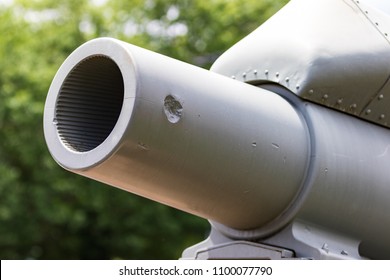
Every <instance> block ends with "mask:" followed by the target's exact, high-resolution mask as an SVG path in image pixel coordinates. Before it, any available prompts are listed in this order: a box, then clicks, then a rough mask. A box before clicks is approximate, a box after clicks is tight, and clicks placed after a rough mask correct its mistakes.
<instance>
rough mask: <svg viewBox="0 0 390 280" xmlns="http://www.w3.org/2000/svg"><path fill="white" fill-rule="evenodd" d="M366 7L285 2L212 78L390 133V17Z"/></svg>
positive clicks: (329, 0)
mask: <svg viewBox="0 0 390 280" xmlns="http://www.w3.org/2000/svg"><path fill="white" fill-rule="evenodd" d="M366 2H367V3H368V1H366ZM367 3H361V2H359V1H352V0H348V1H341V0H316V1H311V0H293V1H290V2H289V3H288V4H287V5H286V6H285V7H284V8H283V9H281V10H280V11H279V12H278V13H277V14H275V15H274V16H273V17H272V18H271V19H269V20H268V21H267V22H266V23H264V24H263V25H261V26H260V27H259V28H258V29H256V30H255V31H254V32H253V33H251V34H250V35H248V36H247V37H246V38H244V39H243V40H241V41H240V42H238V43H237V44H236V45H234V46H233V47H232V48H231V49H229V50H228V51H227V52H225V53H224V54H223V55H222V56H221V57H220V58H219V59H218V60H217V61H216V63H215V64H214V65H213V67H212V69H211V70H212V71H215V72H218V73H221V74H223V75H226V76H228V77H234V79H237V80H241V81H245V82H250V83H254V84H259V83H264V82H274V83H278V84H280V85H282V86H284V87H286V88H288V89H289V90H290V91H291V92H293V93H295V94H297V95H298V96H300V97H301V98H304V99H306V100H309V101H312V102H315V103H318V104H321V105H325V106H327V107H331V108H333V109H336V110H339V111H342V112H346V113H348V114H352V115H355V116H359V117H360V118H363V119H367V120H369V121H372V122H375V123H377V124H380V125H384V126H387V127H389V126H390V110H389V108H390V88H389V85H388V80H389V77H390V67H389V64H390V44H389V34H390V31H389V30H390V17H389V15H388V14H386V13H383V12H381V11H380V10H378V9H376V8H375V7H371V6H370V5H368V4H367ZM386 3H387V4H386ZM386 3H382V5H386V6H390V4H389V3H390V2H386ZM380 97H381V98H380Z"/></svg>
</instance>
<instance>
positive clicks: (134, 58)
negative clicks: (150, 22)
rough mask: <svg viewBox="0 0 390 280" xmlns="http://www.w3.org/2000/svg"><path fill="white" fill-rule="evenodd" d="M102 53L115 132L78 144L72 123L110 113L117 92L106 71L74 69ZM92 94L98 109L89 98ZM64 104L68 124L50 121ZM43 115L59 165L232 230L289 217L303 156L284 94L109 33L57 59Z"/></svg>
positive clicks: (303, 135)
mask: <svg viewBox="0 0 390 280" xmlns="http://www.w3.org/2000/svg"><path fill="white" fill-rule="evenodd" d="M101 56H104V57H106V58H109V59H110V60H112V61H113V62H114V63H115V64H117V66H118V67H119V71H120V73H121V74H122V76H123V81H124V87H123V90H124V92H123V105H122V108H121V109H120V114H119V116H118V120H117V122H116V124H115V126H114V128H113V129H112V131H111V133H110V134H109V135H108V136H107V137H106V139H103V140H101V141H102V142H101V144H100V145H98V146H96V147H94V146H95V145H96V143H94V142H92V143H91V145H85V143H80V141H79V139H80V138H82V139H84V138H83V136H84V134H85V128H84V129H82V130H80V129H79V127H80V124H84V123H85V121H88V122H90V120H89V119H90V116H91V115H92V116H93V118H95V117H96V115H99V113H101V114H103V115H105V114H109V116H110V118H111V116H112V115H115V109H110V110H108V111H107V110H102V108H101V106H100V105H101V103H102V102H103V103H105V102H106V99H102V97H101V95H102V94H103V93H104V92H105V93H106V95H107V96H110V94H111V95H113V94H114V95H115V96H117V95H118V88H117V87H113V88H112V90H111V89H110V87H107V85H109V84H110V83H111V81H114V80H117V79H116V78H113V77H111V75H109V74H110V73H111V72H112V71H113V70H112V69H111V68H109V69H108V71H109V73H107V77H105V76H104V71H103V72H101V71H97V73H96V77H94V76H93V75H92V76H87V80H88V82H86V83H82V82H80V81H82V80H83V79H86V77H85V75H87V73H84V72H83V71H82V70H83V69H86V70H88V75H90V74H91V72H93V70H92V69H90V67H89V65H90V64H93V65H95V60H96V59H98V61H99V62H100V61H102V60H101V58H100V57H101ZM107 64H109V63H108V62H106V63H104V64H103V65H102V67H103V69H104V67H105V66H106V65H107ZM75 66H77V67H75ZM96 68H98V69H99V67H98V66H96V67H95V66H94V69H96ZM68 73H70V74H68ZM69 80H70V82H69ZM91 81H95V82H96V83H97V84H102V85H103V86H102V88H103V89H104V90H105V91H104V90H103V89H102V90H99V91H96V89H95V87H92V85H91V84H93V83H92V82H91ZM68 84H71V85H72V87H70V88H69V87H68V86H67V87H66V88H65V89H64V85H68ZM91 89H93V90H91ZM96 92H98V93H99V98H98V99H97V100H101V99H102V100H103V101H102V102H100V103H99V106H97V105H96V102H97V101H95V100H93V101H91V100H90V99H88V98H89V96H90V95H91V94H96ZM63 95H64V96H65V97H62V96H63ZM103 95H104V94H103ZM62 99H66V100H71V101H67V103H64V102H61V103H60V102H59V100H62ZM86 100H87V101H86ZM75 104H77V105H75ZM59 105H61V108H60V109H61V110H60V109H58V108H57V107H58V106H59ZM86 107H88V108H89V109H88V115H84V113H85V110H84V108H86ZM111 107H112V106H111ZM111 107H110V108H111ZM80 108H81V109H80ZM64 110H65V111H66V112H68V113H69V114H70V116H69V117H68V119H66V120H63V119H60V118H58V117H57V115H58V114H60V113H61V114H62V112H63V111H64ZM95 110H96V111H97V112H94V111H95ZM112 111H114V112H112ZM44 118H45V120H44V126H45V127H44V128H45V137H46V141H47V144H48V147H49V150H50V152H51V154H52V155H53V157H54V158H55V159H56V161H57V162H58V163H59V164H60V165H62V166H63V167H64V168H66V169H69V170H71V171H73V172H76V173H79V174H82V175H84V176H87V177H90V178H93V179H96V180H99V181H102V182H105V183H107V184H110V185H113V186H116V187H118V188H122V189H125V190H127V191H131V192H134V193H137V194H139V195H142V196H145V197H148V198H150V199H153V200H156V201H159V202H162V203H165V204H168V205H170V206H173V207H176V208H178V209H182V210H184V211H187V212H190V213H194V214H196V215H199V216H202V217H205V218H208V219H211V220H214V221H216V222H219V223H221V224H224V225H226V226H229V227H232V228H236V229H253V228H255V229H256V228H260V227H262V226H265V227H267V224H268V223H271V222H272V224H273V225H274V226H273V228H272V230H273V231H275V230H277V229H279V228H281V227H282V226H283V225H285V224H286V223H287V222H288V221H289V220H290V219H291V217H290V216H288V215H287V216H286V213H287V214H289V213H290V211H289V209H290V208H291V207H292V206H293V205H294V203H295V200H296V197H297V196H298V195H299V192H300V190H301V188H302V181H303V179H304V176H305V173H306V169H307V165H308V159H309V153H310V151H309V150H310V145H309V137H308V133H307V130H306V124H305V123H304V120H303V119H302V117H301V116H300V114H299V113H298V112H297V111H296V110H295V109H294V108H293V107H292V106H291V105H290V104H289V103H288V102H287V101H286V100H285V99H284V98H282V97H280V96H278V95H275V94H273V93H272V92H268V91H266V90H263V89H260V88H256V87H253V86H251V85H247V84H244V83H241V82H238V81H234V80H231V79H230V78H227V77H224V76H221V75H219V74H215V73H212V72H209V71H206V70H203V69H200V68H197V67H194V66H191V65H189V64H186V63H183V62H180V61H177V60H173V59H170V58H168V57H165V56H162V55H159V54H156V53H153V52H150V51H147V50H144V49H141V48H138V47H135V46H133V45H130V44H126V43H123V42H120V41H117V40H114V39H107V38H105V39H97V40H93V41H90V42H88V43H86V44H84V45H83V46H81V47H80V48H79V49H77V50H76V51H75V52H74V53H73V54H72V55H70V57H69V58H68V59H67V60H66V61H65V62H64V64H63V65H62V66H61V68H60V70H59V71H58V74H57V75H56V77H55V78H54V80H53V83H52V85H51V87H50V90H49V94H48V97H47V101H46V107H45V114H44ZM54 119H55V120H56V121H53V120H54ZM74 119H77V121H74ZM71 121H72V122H71ZM69 124H70V126H69ZM104 124H105V123H104ZM63 126H66V127H67V130H66V131H65V134H64V133H62V134H61V130H60V128H61V127H63ZM94 133H95V132H94ZM104 133H106V130H104ZM99 135H104V134H102V133H99ZM85 141H90V140H89V138H87V140H84V142H85ZM82 144H83V145H82ZM92 144H93V145H92ZM85 147H86V148H85ZM88 147H89V148H88ZM93 147H94V148H93Z"/></svg>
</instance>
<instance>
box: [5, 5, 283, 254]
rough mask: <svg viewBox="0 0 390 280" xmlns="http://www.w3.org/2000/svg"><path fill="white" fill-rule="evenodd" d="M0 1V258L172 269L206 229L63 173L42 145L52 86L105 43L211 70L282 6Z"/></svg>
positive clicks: (176, 214)
mask: <svg viewBox="0 0 390 280" xmlns="http://www.w3.org/2000/svg"><path fill="white" fill-rule="evenodd" d="M3 1H4V2H3V3H2V2H1V1H0V258H1V259H176V258H179V257H180V255H181V252H182V251H183V249H185V248H186V247H188V246H190V245H193V244H195V243H197V242H199V241H201V240H203V239H204V238H205V237H206V236H207V232H208V230H209V225H208V223H207V221H205V220H203V219H200V218H197V217H194V216H192V215H189V214H186V213H182V212H180V211H178V210H175V209H172V208H169V207H167V206H163V205H160V204H158V203H155V202H152V201H148V200H146V199H143V198H140V197H137V196H136V195H133V194H130V193H126V192H124V191H121V190H118V189H115V188H112V187H109V186H106V185H103V184H100V183H97V182H94V181H92V180H89V179H86V178H82V177H80V176H77V175H75V174H71V173H68V172H67V171H64V170H62V169H61V168H60V167H59V166H58V165H57V164H56V163H55V162H54V161H53V160H52V158H51V156H50V155H49V153H48V151H47V149H46V145H45V142H44V139H43V130H42V116H43V108H44V102H45V97H46V93H47V91H48V88H49V86H50V82H51V80H52V78H53V76H54V74H55V73H56V70H57V69H58V68H59V66H60V65H61V63H62V62H63V61H64V60H65V58H66V57H67V56H68V55H69V54H70V53H71V52H72V51H73V50H74V49H75V48H76V47H78V46H79V45H80V44H82V43H84V42H85V41H87V40H89V39H92V38H95V37H100V36H110V37H116V38H118V39H121V40H125V41H127V42H130V43H133V44H136V45H139V46H141V47H144V48H148V49H151V50H153V51H156V52H160V53H163V54H166V55H168V56H171V57H174V58H177V59H180V60H183V61H186V62H189V63H192V64H196V65H198V66H201V67H205V68H208V67H209V66H210V65H211V64H212V62H213V61H214V60H215V59H216V58H217V57H218V56H219V55H220V54H221V53H223V52H224V51H225V50H226V49H228V48H229V47H230V46H231V45H233V44H234V43H235V42H237V41H238V40H240V39H241V38H243V37H244V36H245V35H247V34H248V33H250V32H251V31H253V30H254V29H255V28H256V27H257V26H258V25H260V24H261V23H262V22H263V21H264V20H266V19H267V18H268V17H269V16H271V15H272V14H273V13H274V12H275V11H277V10H278V9H279V8H280V7H281V6H283V4H285V3H286V2H287V0H243V1H241V0H236V1H233V0H232V1H229V0H207V1H206V0H183V1H179V0H176V1H174V0H169V1H167V0H130V1H121V0H112V1H102V0H100V1H99V0H91V1H88V0H8V1H5V0H3Z"/></svg>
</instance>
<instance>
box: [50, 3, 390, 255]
mask: <svg viewBox="0 0 390 280" xmlns="http://www.w3.org/2000/svg"><path fill="white" fill-rule="evenodd" d="M389 7H390V5H389V4H386V3H385V2H384V1H382V2H378V1H361V0H360V1H355V0H346V1H341V0H317V1H310V0H292V1H290V2H289V3H288V4H287V5H286V6H285V7H283V8H282V9H281V10H280V11H279V12H278V13H277V14H275V15H274V16H273V17H272V18H271V19H269V20H268V21H267V22H265V23H264V24H263V25H261V26H260V27H259V28H258V29H256V30H255V31H254V32H252V33H251V34H249V35H248V36H247V37H245V38H244V39H242V40H241V41H240V42H238V43H237V44H236V45H234V46H233V47H231V49H229V50H227V51H226V52H225V53H224V54H222V55H221V57H219V58H218V59H217V61H216V62H215V63H214V64H213V66H212V67H211V69H210V71H208V70H204V69H201V68H198V67H195V66H192V65H190V64H187V63H184V62H181V61H178V60H175V59H172V58H169V57H166V56H163V55H160V54H157V53H154V52H152V51H149V50H146V49H142V48H139V47H137V46H134V45H131V44H129V43H125V42H122V41H119V40H116V39H112V38H98V39H94V40H91V41H89V42H86V43H85V44H83V45H82V46H80V47H79V48H78V49H76V50H75V51H74V52H73V53H72V54H71V55H70V56H69V57H68V58H67V59H66V60H65V62H64V63H63V65H62V66H61V67H60V69H59V70H58V72H57V74H56V76H55V77H54V79H53V82H52V84H51V86H50V89H49V93H48V95H47V99H46V104H45V109H44V133H45V139H46V142H47V146H48V149H49V151H50V153H51V154H52V156H53V158H54V159H55V160H56V161H57V162H58V164H59V165H61V166H62V167H63V168H65V169H67V170H69V171H72V172H74V173H77V174H80V175H82V176H86V177H89V178H91V179H94V180H98V181H101V182H104V183H106V184H108V185H111V186H114V187H117V188H120V189H123V190H125V191H129V192H132V193H135V194H138V195H140V196H143V197H147V198H149V199H152V200H155V201H158V202H160V203H163V204H166V205H169V206H172V207H175V208H177V209H180V210H183V211H185V212H188V213H192V214H194V215H197V216H200V217H203V218H205V219H208V220H209V221H210V224H211V232H210V235H209V237H208V238H207V239H206V240H205V241H203V242H201V243H199V244H196V245H194V246H192V247H190V248H187V249H186V250H185V251H184V252H183V254H182V258H183V259H291V258H299V259H367V258H372V259H388V258H390V238H389V236H390V130H389V129H390V111H389V108H390V107H389V106H390V66H389V65H390V45H389V43H390V42H389V36H390V17H389V13H388V12H389V10H390V9H389Z"/></svg>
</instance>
